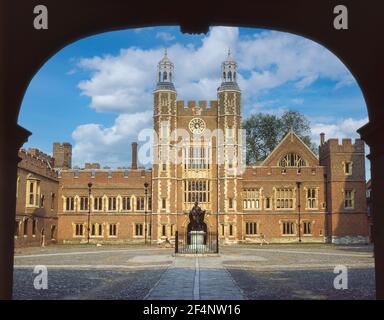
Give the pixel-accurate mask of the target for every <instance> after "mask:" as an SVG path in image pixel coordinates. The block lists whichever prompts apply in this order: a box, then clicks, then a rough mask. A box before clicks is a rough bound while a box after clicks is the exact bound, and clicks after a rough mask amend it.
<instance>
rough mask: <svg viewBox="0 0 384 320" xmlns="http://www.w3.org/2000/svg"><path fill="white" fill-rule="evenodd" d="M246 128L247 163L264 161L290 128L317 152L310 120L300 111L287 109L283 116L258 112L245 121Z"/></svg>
mask: <svg viewBox="0 0 384 320" xmlns="http://www.w3.org/2000/svg"><path fill="white" fill-rule="evenodd" d="M243 128H244V129H245V130H246V133H247V137H246V144H247V164H255V163H257V162H258V161H263V160H264V159H265V158H266V157H267V156H268V155H269V154H270V153H271V152H272V151H273V149H275V147H276V146H277V145H278V144H279V142H280V141H281V140H282V139H283V138H284V136H285V135H286V134H287V133H288V131H289V130H290V129H292V130H294V131H295V133H296V134H297V135H298V136H299V137H300V138H301V139H302V140H303V141H304V143H305V144H306V145H308V146H309V147H310V148H311V150H312V151H314V152H315V153H316V152H317V148H316V145H315V144H314V143H313V142H312V141H311V138H310V134H311V129H310V126H309V120H308V119H307V118H306V117H305V116H304V115H303V114H302V113H300V112H298V111H291V110H289V111H286V112H284V114H283V115H282V116H281V117H278V116H275V115H270V114H265V113H257V114H253V115H251V116H250V117H249V118H247V119H245V120H244V121H243Z"/></svg>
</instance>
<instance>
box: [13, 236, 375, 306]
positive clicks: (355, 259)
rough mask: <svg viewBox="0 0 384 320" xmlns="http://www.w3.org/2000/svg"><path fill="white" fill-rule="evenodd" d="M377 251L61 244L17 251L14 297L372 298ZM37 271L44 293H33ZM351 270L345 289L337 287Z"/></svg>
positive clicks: (324, 247)
mask: <svg viewBox="0 0 384 320" xmlns="http://www.w3.org/2000/svg"><path fill="white" fill-rule="evenodd" d="M372 249H373V248H372V246H368V245H360V246H341V245H340V246H335V245H325V244H301V245H298V244H292V245H264V246H259V245H231V246H221V248H220V254H219V255H211V256H177V257H175V256H174V249H171V248H158V247H156V246H153V247H150V246H139V245H135V246H133V245H132V246H122V245H119V246H117V245H113V246H112V245H104V246H101V247H96V246H94V245H92V246H87V245H72V246H66V245H60V246H58V245H57V246H48V247H45V248H38V247H30V248H22V249H17V251H16V252H15V267H14V292H13V297H14V299H75V300H81V299H129V300H143V299H147V300H173V299H176V300H179V299H180V300H214V299H217V300H227V299H228V300H258V299H273V300H281V299H334V300H339V299H374V298H375V275H374V258H373V250H372ZM36 266H45V267H46V270H47V288H46V289H44V288H43V289H39V290H37V289H35V286H34V280H35V279H36V277H38V276H39V274H38V273H34V268H35V267H36ZM337 266H342V267H345V268H346V270H347V288H344V289H335V286H334V280H335V278H336V277H337V276H338V273H334V271H335V267H337Z"/></svg>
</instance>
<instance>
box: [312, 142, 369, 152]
mask: <svg viewBox="0 0 384 320" xmlns="http://www.w3.org/2000/svg"><path fill="white" fill-rule="evenodd" d="M319 150H320V153H322V154H324V153H330V152H347V153H352V152H359V153H360V152H364V141H363V140H361V139H355V142H354V143H353V142H352V139H346V138H344V139H342V140H341V144H340V140H339V139H328V140H327V141H325V142H324V143H323V144H322V145H320V147H319Z"/></svg>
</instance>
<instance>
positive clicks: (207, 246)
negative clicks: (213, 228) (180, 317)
mask: <svg viewBox="0 0 384 320" xmlns="http://www.w3.org/2000/svg"><path fill="white" fill-rule="evenodd" d="M217 241H218V239H217V233H216V232H205V234H204V240H203V241H201V239H198V238H197V237H194V236H191V233H190V232H179V231H176V234H175V253H182V254H196V253H201V254H208V253H218V252H219V246H218V242H217Z"/></svg>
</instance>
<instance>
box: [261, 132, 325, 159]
mask: <svg viewBox="0 0 384 320" xmlns="http://www.w3.org/2000/svg"><path fill="white" fill-rule="evenodd" d="M292 133H293V134H294V135H295V136H296V138H297V139H299V141H300V142H301V143H302V144H303V145H305V147H306V148H307V149H308V150H309V152H310V153H311V154H312V155H313V156H314V157H315V158H316V160H319V157H318V156H317V155H316V154H315V153H314V152H313V151H312V150H311V148H309V147H308V146H307V144H306V143H305V142H304V141H303V140H302V139H301V138H300V137H299V136H298V135H297V134H296V132H295V131H293V130H292V129H290V130H289V131H288V133H287V134H286V135H285V137H284V138H283V139H281V141H280V142H279V144H278V145H277V146H276V147H275V148H274V149H273V150H272V152H271V153H270V154H269V155H268V157H266V158H265V159H264V161H263V162H262V163H261V166H264V165H265V162H267V160H269V158H270V157H271V156H272V155H273V153H274V152H275V151H276V150H277V149H278V148H279V147H280V146H281V145H282V144H283V142H284V140H285V139H287V138H288V136H289V135H290V134H292Z"/></svg>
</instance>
